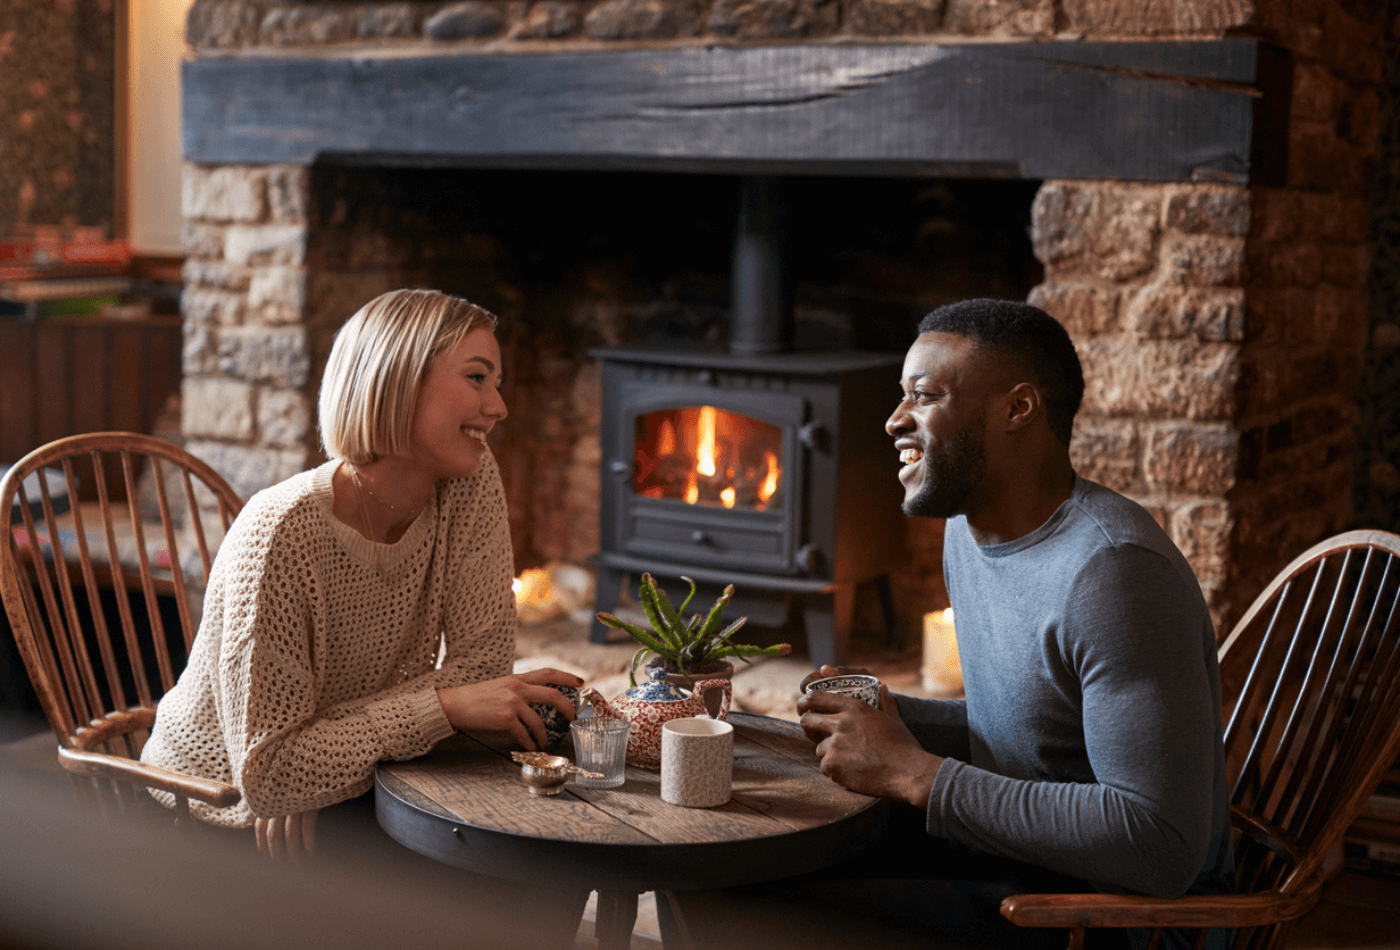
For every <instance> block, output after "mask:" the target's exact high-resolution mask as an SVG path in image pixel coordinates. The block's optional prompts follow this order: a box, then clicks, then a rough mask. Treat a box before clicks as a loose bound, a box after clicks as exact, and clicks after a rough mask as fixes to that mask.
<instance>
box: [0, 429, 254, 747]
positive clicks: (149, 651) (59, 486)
mask: <svg viewBox="0 0 1400 950" xmlns="http://www.w3.org/2000/svg"><path fill="white" fill-rule="evenodd" d="M82 497H87V498H93V497H95V499H96V500H95V501H88V502H83V501H80V498H82ZM242 504H243V503H242V501H241V500H240V499H239V497H238V495H237V494H236V493H235V492H234V491H233V489H232V488H230V487H229V484H228V482H226V481H225V480H224V479H223V477H222V476H220V475H219V474H218V473H217V472H215V471H214V470H213V469H212V468H210V467H209V466H208V465H207V464H205V463H204V462H202V461H201V460H199V459H198V458H195V457H194V456H193V455H191V454H190V453H188V452H186V451H185V450H184V449H182V448H180V447H179V446H177V445H174V444H172V443H170V442H166V441H163V440H161V439H156V438H153V437H150V436H145V435H138V434H134V433H126V432H103V433H95V434H91V435H79V436H72V437H69V438H65V439H59V440H58V441H55V442H51V443H49V444H48V445H45V446H43V447H41V448H39V449H36V450H35V451H33V452H31V453H29V454H28V455H27V456H25V457H24V458H23V459H21V460H20V461H19V462H18V463H16V464H15V465H13V466H11V467H10V469H9V470H8V471H7V472H6V473H5V476H4V478H3V480H0V512H6V513H8V515H9V517H10V527H9V530H8V531H7V533H6V536H5V539H4V543H3V544H0V596H3V599H4V604H5V610H6V612H7V614H8V616H9V619H10V625H11V627H12V629H13V631H14V635H15V639H16V642H17V644H18V646H19V651H20V655H21V656H22V657H23V658H24V663H25V666H26V668H27V670H28V673H29V677H30V681H31V682H32V683H33V685H34V690H35V692H36V693H37V694H38V697H39V701H40V703H41V705H42V706H43V709H44V714H45V715H46V716H47V717H48V720H49V724H50V725H51V726H52V727H53V730H54V734H55V735H56V736H57V737H58V740H59V743H60V744H61V745H62V746H63V747H64V748H66V749H75V750H79V749H80V750H84V751H101V752H108V753H111V754H115V755H124V756H128V757H134V756H136V755H138V754H139V752H140V747H141V744H142V743H144V741H145V737H146V735H147V732H148V730H149V729H150V726H151V724H152V723H153V722H154V718H155V706H156V702H157V701H158V700H159V699H160V697H161V696H163V695H164V694H165V692H166V691H167V690H169V689H170V687H171V686H173V685H174V683H175V679H176V677H178V676H179V673H180V671H181V670H182V669H183V668H184V665H185V660H186V658H187V656H188V653H189V648H190V646H191V644H192V643H193V642H194V635H195V631H196V627H197V624H198V613H199V603H200V600H201V596H202V591H203V589H204V587H205V585H206V584H207V583H208V579H209V572H210V569H211V567H212V563H213V557H214V553H215V551H216V550H217V546H218V544H219V542H220V541H221V540H222V539H223V535H224V532H225V531H227V529H228V526H229V524H230V523H231V522H232V521H233V518H234V516H235V515H236V514H237V513H238V511H239V509H240V508H241V507H242Z"/></svg>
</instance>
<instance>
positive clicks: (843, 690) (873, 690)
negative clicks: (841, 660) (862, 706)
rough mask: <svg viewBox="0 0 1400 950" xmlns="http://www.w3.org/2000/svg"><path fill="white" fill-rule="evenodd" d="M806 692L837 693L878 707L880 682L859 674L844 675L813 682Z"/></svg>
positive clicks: (809, 684)
mask: <svg viewBox="0 0 1400 950" xmlns="http://www.w3.org/2000/svg"><path fill="white" fill-rule="evenodd" d="M807 692H809V693H811V692H824V693H837V694H838V695H841V696H854V697H855V698H856V699H859V700H860V701H861V702H863V703H869V704H870V705H871V706H874V707H875V708H877V709H878V708H879V707H880V680H879V679H878V678H876V677H874V676H865V675H864V674H859V673H844V674H842V675H840V676H828V677H826V678H825V679H819V680H813V681H812V682H810V683H808V684H807Z"/></svg>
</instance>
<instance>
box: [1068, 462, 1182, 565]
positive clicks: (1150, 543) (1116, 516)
mask: <svg viewBox="0 0 1400 950" xmlns="http://www.w3.org/2000/svg"><path fill="white" fill-rule="evenodd" d="M1069 508H1070V510H1069V512H1068V517H1067V518H1066V525H1067V527H1069V528H1070V529H1072V530H1077V531H1080V532H1083V533H1084V534H1086V535H1088V536H1089V537H1090V538H1091V539H1093V540H1094V541H1095V542H1097V543H1096V544H1095V545H1094V546H1095V547H1119V546H1136V547H1142V548H1146V549H1148V550H1153V551H1158V552H1159V553H1162V554H1166V553H1169V552H1172V551H1175V550H1176V546H1175V545H1174V544H1173V543H1172V541H1171V538H1170V537H1169V536H1168V535H1167V532H1166V531H1165V530H1163V528H1162V526H1161V525H1160V524H1159V523H1158V522H1157V519H1156V518H1154V517H1153V516H1152V513H1151V512H1149V511H1148V510H1147V509H1146V508H1144V507H1143V506H1142V505H1140V504H1138V503H1137V502H1136V501H1133V500H1132V499H1131V498H1129V497H1127V496H1126V495H1120V494H1119V493H1118V492H1116V491H1114V490H1113V489H1111V488H1107V487H1105V486H1103V485H1100V484H1099V483H1098V482H1091V481H1089V480H1088V479H1087V478H1082V477H1081V478H1077V479H1076V480H1075V486H1074V494H1073V495H1072V496H1071V497H1070V505H1069Z"/></svg>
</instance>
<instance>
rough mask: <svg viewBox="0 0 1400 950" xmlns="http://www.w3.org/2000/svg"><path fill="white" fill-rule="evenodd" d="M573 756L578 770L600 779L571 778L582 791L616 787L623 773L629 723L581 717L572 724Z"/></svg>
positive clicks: (620, 781) (623, 720)
mask: <svg viewBox="0 0 1400 950" xmlns="http://www.w3.org/2000/svg"><path fill="white" fill-rule="evenodd" d="M570 728H571V729H572V730H573V734H574V755H575V757H576V758H577V760H578V766H579V768H581V769H587V770H588V771H590V772H602V773H603V777H602V778H588V777H586V776H583V775H575V776H574V784H575V785H582V786H583V787H584V788H617V787H618V786H619V785H621V784H622V782H623V780H624V779H625V778H626V773H627V734H628V733H629V732H630V731H631V729H632V724H631V723H630V722H628V721H627V720H625V719H600V718H598V717H596V716H584V717H580V718H578V719H575V720H574V721H573V724H572V725H571V727H570Z"/></svg>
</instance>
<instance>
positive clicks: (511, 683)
mask: <svg viewBox="0 0 1400 950" xmlns="http://www.w3.org/2000/svg"><path fill="white" fill-rule="evenodd" d="M550 683H555V684H558V685H560V686H582V685H583V680H581V679H579V678H578V677H577V676H575V675H574V674H572V673H565V672H564V671H563V670H556V669H552V668H550V667H545V668H544V669H539V670H531V671H530V672H529V673H520V674H518V675H517V674H514V673H512V674H510V675H508V676H498V677H497V678H496V679H493V680H483V681H482V682H480V683H469V684H468V685H466V686H452V687H449V688H447V689H440V690H438V691H437V695H438V702H440V703H442V711H443V712H444V713H445V714H446V715H447V721H448V722H450V723H451V724H452V728H453V729H456V730H458V731H460V732H467V731H471V730H478V729H479V730H491V731H497V732H509V733H510V734H511V735H512V736H514V737H515V740H516V741H517V742H519V743H520V745H521V746H522V747H523V748H525V749H527V750H529V751H536V750H539V749H543V748H544V747H545V744H546V741H547V740H546V739H545V733H544V720H543V719H541V718H540V714H539V713H537V712H535V711H534V710H533V709H531V708H530V704H531V703H546V704H548V705H550V706H553V707H554V708H555V709H558V710H559V711H560V712H561V713H563V714H564V717H565V718H566V719H568V720H570V721H572V720H573V718H574V706H573V703H571V702H569V701H568V699H566V698H565V697H564V695H563V694H562V693H560V692H559V691H558V690H557V689H551V688H550V686H549V684H550Z"/></svg>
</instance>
